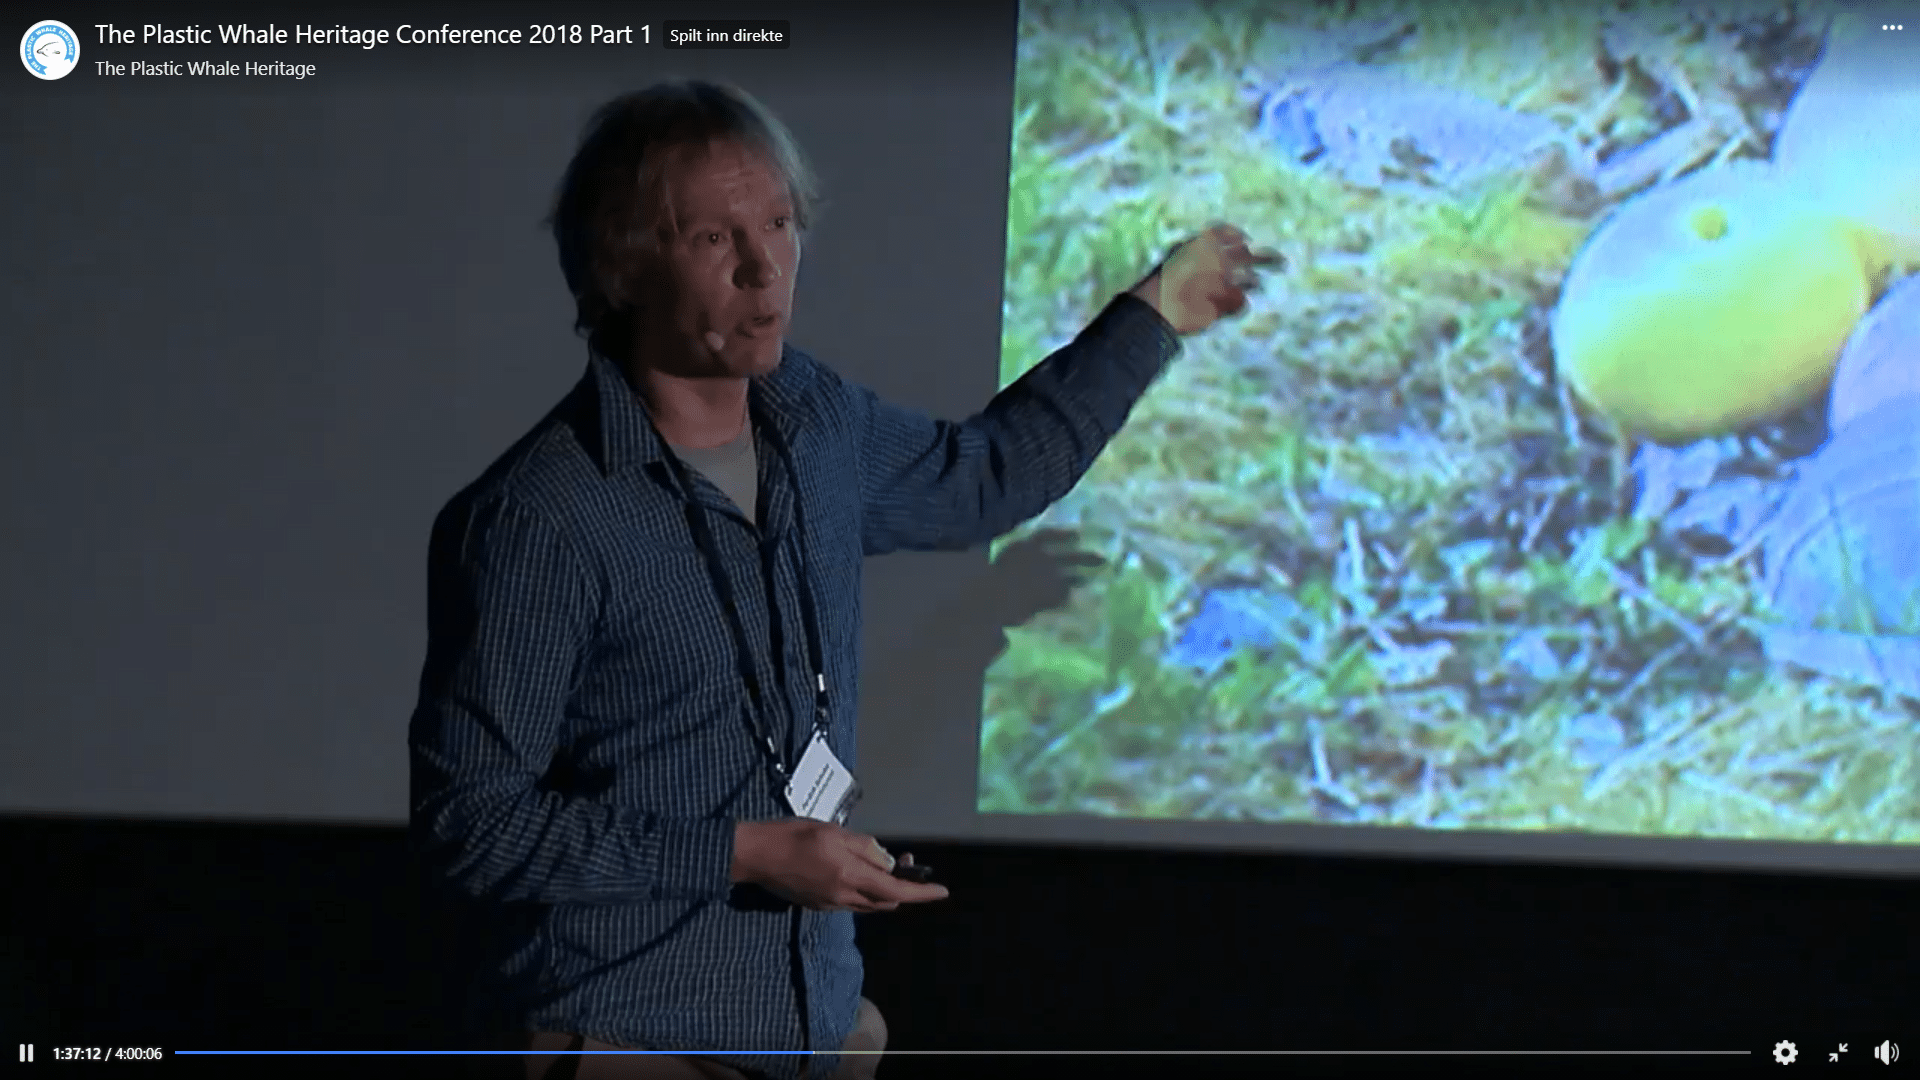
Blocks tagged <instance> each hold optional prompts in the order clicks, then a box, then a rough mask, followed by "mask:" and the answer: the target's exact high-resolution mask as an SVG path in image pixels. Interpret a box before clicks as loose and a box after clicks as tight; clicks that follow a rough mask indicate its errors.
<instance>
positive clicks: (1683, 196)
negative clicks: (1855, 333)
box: [1552, 162, 1869, 442]
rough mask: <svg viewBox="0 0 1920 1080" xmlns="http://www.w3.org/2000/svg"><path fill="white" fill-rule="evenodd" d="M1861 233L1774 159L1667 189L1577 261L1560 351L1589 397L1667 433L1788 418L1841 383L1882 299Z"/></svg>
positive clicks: (1559, 315) (1610, 227) (1670, 438)
mask: <svg viewBox="0 0 1920 1080" xmlns="http://www.w3.org/2000/svg"><path fill="white" fill-rule="evenodd" d="M1861 245H1862V240H1861V236H1860V233H1859V230H1858V228H1857V227H1855V226H1852V225H1850V224H1848V223H1847V222H1845V221H1842V220H1840V219H1838V218H1836V217H1835V216H1834V215H1833V214H1831V213H1829V212H1827V211H1825V210H1823V209H1822V208H1821V204H1819V203H1818V202H1817V201H1814V200H1811V199H1808V198H1805V197H1803V196H1801V195H1799V194H1796V193H1795V192H1794V191H1793V190H1792V188H1791V187H1790V186H1788V185H1785V184H1782V183H1780V182H1779V180H1778V178H1777V177H1776V176H1775V174H1774V173H1773V171H1772V170H1771V169H1770V168H1769V167H1767V166H1766V165H1764V164H1762V163H1759V162H1737V163H1734V164H1732V165H1728V166H1725V167H1721V168H1714V169H1707V170H1703V171H1701V172H1698V173H1695V174H1693V175H1691V176H1688V177H1684V178H1682V179H1680V180H1677V181H1674V182H1673V183H1670V184H1666V185H1663V186H1661V187H1658V188H1655V189H1653V190H1652V191H1649V192H1647V193H1646V194H1644V195H1641V196H1639V197H1637V198H1634V199H1631V200H1629V201H1628V202H1626V203H1624V204H1622V205H1621V206H1620V208H1619V209H1618V210H1616V211H1615V212H1614V214H1613V215H1612V216H1611V217H1609V218H1608V219H1607V220H1606V221H1605V222H1603V223H1602V224H1601V225H1600V227H1599V228H1598V229H1596V230H1595V231H1594V234H1593V236H1592V237H1590V238H1589V239H1588V241H1587V244H1586V246H1585V247H1584V248H1582V249H1581V251H1580V252H1579V254H1577V255H1576V256H1575V257H1574V261H1573V265H1572V267H1571V268H1570V269H1569V270H1568V272H1567V276H1566V280H1565V281H1564V282H1563V283H1562V285H1561V292H1560V302H1559V305H1558V306H1557V307H1556V308H1555V310H1554V314H1553V320H1552V336H1553V350H1554V357H1555V363H1556V364H1557V365H1558V367H1559V370H1560V374H1561V377H1562V378H1564V379H1566V380H1567V381H1568V383H1569V384H1570V385H1571V386H1572V387H1573V389H1574V390H1575V391H1576V392H1577V393H1578V394H1579V395H1580V397H1581V398H1582V399H1584V400H1585V401H1586V402H1587V403H1588V404H1589V405H1591V406H1593V407H1594V408H1595V409H1597V410H1599V411H1600V412H1602V413H1604V414H1605V415H1607V416H1608V417H1611V418H1612V419H1613V420H1614V421H1615V422H1617V423H1618V424H1619V425H1620V426H1621V427H1622V428H1624V429H1626V430H1627V431H1628V432H1629V433H1631V434H1634V435H1638V436H1643V437H1650V438H1653V439H1657V440H1660V441H1663V442H1680V441H1689V440H1693V439H1698V438H1703V437H1706V436H1710V435H1719V434H1724V433H1726V432H1729V431H1733V430H1736V429H1738V428H1740V427H1743V426H1745V425H1747V424H1749V423H1751V422H1753V421H1756V420H1760V419H1764V418H1766V417H1769V416H1772V415H1775V414H1777V413H1779V412H1781V411H1783V410H1785V409H1788V408H1791V407H1793V406H1795V405H1798V404H1801V403H1803V402H1805V401H1807V400H1809V399H1811V398H1812V397H1814V396H1815V395H1817V394H1818V393H1819V392H1820V391H1821V390H1822V389H1823V388H1824V387H1825V385H1826V383H1827V380H1828V378H1829V377H1831V375H1832V374H1833V367H1834V362H1835V359H1836V358H1837V357H1838V355H1839V352H1840V347H1841V345H1842V344H1843V343H1844V342H1845V341H1846V340H1847V334H1848V333H1849V332H1850V331H1851V330H1852V329H1853V325H1854V323H1856V322H1857V321H1859V319H1860V316H1861V315H1862V314H1863V313H1864V312H1865V311H1866V309H1867V303H1868V289H1869V285H1868V280H1869V269H1868V266H1867V258H1866V256H1865V254H1864V253H1863V250H1862V246H1861Z"/></svg>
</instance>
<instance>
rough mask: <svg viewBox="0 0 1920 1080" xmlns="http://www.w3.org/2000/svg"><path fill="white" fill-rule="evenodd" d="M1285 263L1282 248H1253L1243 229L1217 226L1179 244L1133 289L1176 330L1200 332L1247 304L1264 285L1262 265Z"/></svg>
mask: <svg viewBox="0 0 1920 1080" xmlns="http://www.w3.org/2000/svg"><path fill="white" fill-rule="evenodd" d="M1285 265H1286V259H1285V258H1283V257H1282V256H1281V255H1280V254H1279V253H1278V252H1273V251H1253V250H1250V249H1249V248H1248V247H1247V235H1246V234H1245V233H1243V232H1241V231H1240V230H1239V229H1236V228H1234V227H1233V226H1231V225H1215V226H1214V227H1213V228H1211V229H1208V230H1207V231H1206V232H1203V233H1201V234H1200V235H1199V236H1196V237H1194V238H1193V239H1191V240H1188V241H1186V242H1184V243H1182V244H1181V245H1180V246H1179V247H1176V248H1174V249H1173V254H1171V255H1169V256H1167V261H1165V262H1163V263H1161V264H1160V266H1159V267H1158V268H1157V269H1155V270H1154V272H1153V273H1151V274H1148V275H1147V279H1146V280H1145V281H1142V282H1141V283H1140V284H1138V285H1135V286H1134V287H1133V289H1132V290H1131V291H1132V293H1133V295H1135V296H1137V297H1139V298H1140V299H1142V300H1145V301H1146V302H1147V303H1148V304H1150V305H1152V307H1153V310H1155V311H1157V312H1159V313H1160V317H1161V318H1163V319H1165V320H1167V323H1168V325H1170V326H1172V327H1173V329H1174V332H1175V333H1179V334H1195V333H1198V332H1200V331H1202V330H1205V329H1206V328H1207V327H1209V326H1212V325H1213V324H1214V323H1215V322H1217V321H1219V320H1220V319H1221V318H1223V317H1225V316H1228V315H1233V314H1236V313H1238V312H1239V311H1241V310H1242V309H1244V308H1245V307H1246V306H1247V294H1248V293H1250V292H1252V291H1253V290H1255V289H1257V288H1259V287H1260V277H1259V272H1258V268H1259V267H1263V266H1272V267H1282V266H1285Z"/></svg>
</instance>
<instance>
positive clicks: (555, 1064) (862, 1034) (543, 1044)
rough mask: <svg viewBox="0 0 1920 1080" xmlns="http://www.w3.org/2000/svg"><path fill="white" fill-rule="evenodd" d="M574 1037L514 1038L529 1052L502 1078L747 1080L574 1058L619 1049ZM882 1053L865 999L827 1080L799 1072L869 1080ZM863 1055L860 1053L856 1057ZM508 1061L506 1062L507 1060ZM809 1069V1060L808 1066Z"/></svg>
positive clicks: (878, 1023) (687, 1061)
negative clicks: (579, 1051)
mask: <svg viewBox="0 0 1920 1080" xmlns="http://www.w3.org/2000/svg"><path fill="white" fill-rule="evenodd" d="M577 1039H580V1037H579V1036H575V1035H569V1034H566V1033H564V1032H558V1031H536V1032H531V1033H528V1034H524V1035H520V1036H516V1037H515V1045H516V1047H517V1048H523V1049H525V1050H527V1051H528V1053H527V1055H526V1056H525V1057H524V1058H522V1059H521V1061H522V1062H524V1065H522V1066H521V1067H518V1068H513V1069H507V1070H502V1071H501V1073H500V1074H499V1075H500V1076H502V1077H503V1078H505V1077H513V1078H515V1080H563V1078H566V1077H572V1078H573V1080H747V1076H746V1074H745V1073H742V1072H741V1071H740V1070H738V1069H735V1068H733V1067H731V1066H728V1065H722V1064H721V1063H720V1062H717V1061H712V1060H709V1059H707V1058H697V1057H674V1056H668V1055H665V1054H578V1053H566V1052H565V1051H567V1050H568V1049H569V1048H574V1049H578V1050H618V1049H621V1048H620V1047H617V1046H614V1045H612V1044H610V1043H604V1042H601V1041H600V1040H599V1039H584V1040H580V1045H579V1046H578V1047H575V1046H574V1043H575V1041H576V1040H577ZM886 1048H887V1021H886V1018H885V1017H883V1016H881V1015H880V1010H879V1009H878V1008H876V1007H874V1004H873V1002H871V1001H868V1000H867V999H866V998H861V999H860V1014H859V1016H858V1017H857V1018H856V1019H855V1021H854V1025H853V1032H852V1033H851V1034H849V1035H848V1036H847V1041H846V1042H845V1043H844V1044H842V1045H841V1047H840V1049H841V1052H842V1054H844V1055H845V1056H843V1057H842V1058H841V1059H840V1064H839V1065H838V1066H837V1067H835V1068H834V1070H833V1072H832V1073H831V1074H830V1075H827V1076H824V1077H823V1076H820V1075H819V1074H817V1073H814V1072H812V1071H811V1070H809V1071H807V1072H805V1073H803V1074H802V1075H803V1076H805V1077H811V1078H813V1080H873V1075H874V1071H875V1070H876V1069H878V1068H879V1067H880V1053H879V1052H880V1051H882V1050H885V1049H886ZM860 1051H863V1052H860ZM507 1060H509V1061H511V1060H512V1059H511V1058H508V1059H507ZM807 1064H808V1065H811V1064H812V1059H809V1060H808V1062H807Z"/></svg>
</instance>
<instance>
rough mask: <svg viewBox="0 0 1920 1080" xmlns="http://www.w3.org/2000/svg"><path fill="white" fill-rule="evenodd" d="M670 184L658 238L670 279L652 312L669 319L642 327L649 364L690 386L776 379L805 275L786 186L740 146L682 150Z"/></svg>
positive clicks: (661, 284)
mask: <svg viewBox="0 0 1920 1080" xmlns="http://www.w3.org/2000/svg"><path fill="white" fill-rule="evenodd" d="M664 179H665V182H666V192H665V194H666V201H667V206H668V208H669V209H670V211H671V212H670V214H669V215H668V219H667V224H668V227H667V229H666V230H665V233H664V235H663V236H662V238H661V244H662V246H661V252H660V254H661V263H660V267H659V268H660V269H661V270H662V271H664V272H663V273H661V274H660V275H658V276H657V277H655V278H654V279H653V281H654V288H653V289H652V290H651V293H652V295H650V296H649V297H648V301H649V302H648V303H647V304H646V305H645V306H646V307H647V308H648V309H649V310H650V311H652V312H658V313H660V315H661V316H664V318H662V317H659V316H649V317H648V318H647V319H646V321H645V324H644V325H643V328H642V330H641V333H642V334H643V335H644V337H643V338H642V349H643V350H645V352H646V353H647V354H648V355H646V356H645V357H644V359H645V360H646V362H648V363H651V364H654V365H655V366H658V367H660V368H661V369H663V370H665V371H667V372H668V373H670V374H675V375H681V376H689V377H699V376H740V377H751V376H754V375H763V374H766V373H767V372H769V371H772V370H773V369H774V368H776V367H778V366H779V364H780V349H781V345H782V343H783V342H785V340H786V333H787V323H788V321H789V320H790V319H791V318H792V315H793V279H794V274H795V272H796V271H797V270H798V269H799V267H800V236H799V233H798V231H797V230H796V228H795V226H794V223H793V196H792V193H791V192H790V191H789V190H788V188H787V184H786V181H785V180H784V179H783V178H782V177H781V175H780V173H779V171H778V170H776V169H774V168H773V167H772V166H771V165H770V164H769V163H768V162H767V161H766V160H765V158H764V156H763V155H761V154H760V153H758V152H757V151H755V150H754V149H753V148H752V147H749V146H746V145H744V144H741V143H737V142H720V143H715V144H713V145H712V146H711V147H705V148H688V149H684V150H681V151H678V152H677V153H675V155H674V156H673V157H672V158H671V159H669V161H668V163H667V167H666V170H665V173H664ZM715 335H717V337H716V336H715ZM716 346H717V347H716Z"/></svg>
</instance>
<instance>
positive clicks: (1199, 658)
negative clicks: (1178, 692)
mask: <svg viewBox="0 0 1920 1080" xmlns="http://www.w3.org/2000/svg"><path fill="white" fill-rule="evenodd" d="M1303 614H1305V612H1304V610H1303V609H1302V608H1301V607H1300V605H1299V604H1297V603H1295V602H1294V601H1293V599H1292V598H1291V597H1287V596H1283V595H1280V594H1277V593H1269V592H1264V591H1262V590H1259V589H1219V590H1215V591H1213V592H1210V593H1208V594H1207V595H1206V598H1205V599H1204V600H1202V601H1201V602H1200V610H1199V611H1197V612H1195V613H1194V616H1193V618H1191V619H1189V620H1188V621H1187V624H1186V626H1185V627H1183V628H1182V629H1181V631H1180V637H1179V638H1178V639H1177V640H1176V641H1175V642H1174V643H1173V646H1172V647H1171V648H1169V649H1168V650H1167V661H1168V662H1169V663H1172V664H1178V665H1180V666H1181V667H1188V668H1194V669H1196V670H1198V671H1201V672H1204V673H1206V674H1212V673H1213V672H1215V671H1218V670H1219V669H1220V665H1222V664H1224V663H1226V662H1227V660H1228V659H1229V658H1230V657H1232V656H1233V654H1234V653H1237V652H1240V651H1241V650H1243V649H1251V650H1256V651H1257V650H1261V649H1271V648H1273V647H1274V646H1275V645H1278V644H1279V643H1280V642H1282V641H1284V640H1288V639H1290V638H1292V637H1293V636H1294V634H1295V630H1294V626H1295V624H1296V623H1297V621H1298V620H1299V619H1300V617H1301V616H1302V615H1303Z"/></svg>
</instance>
